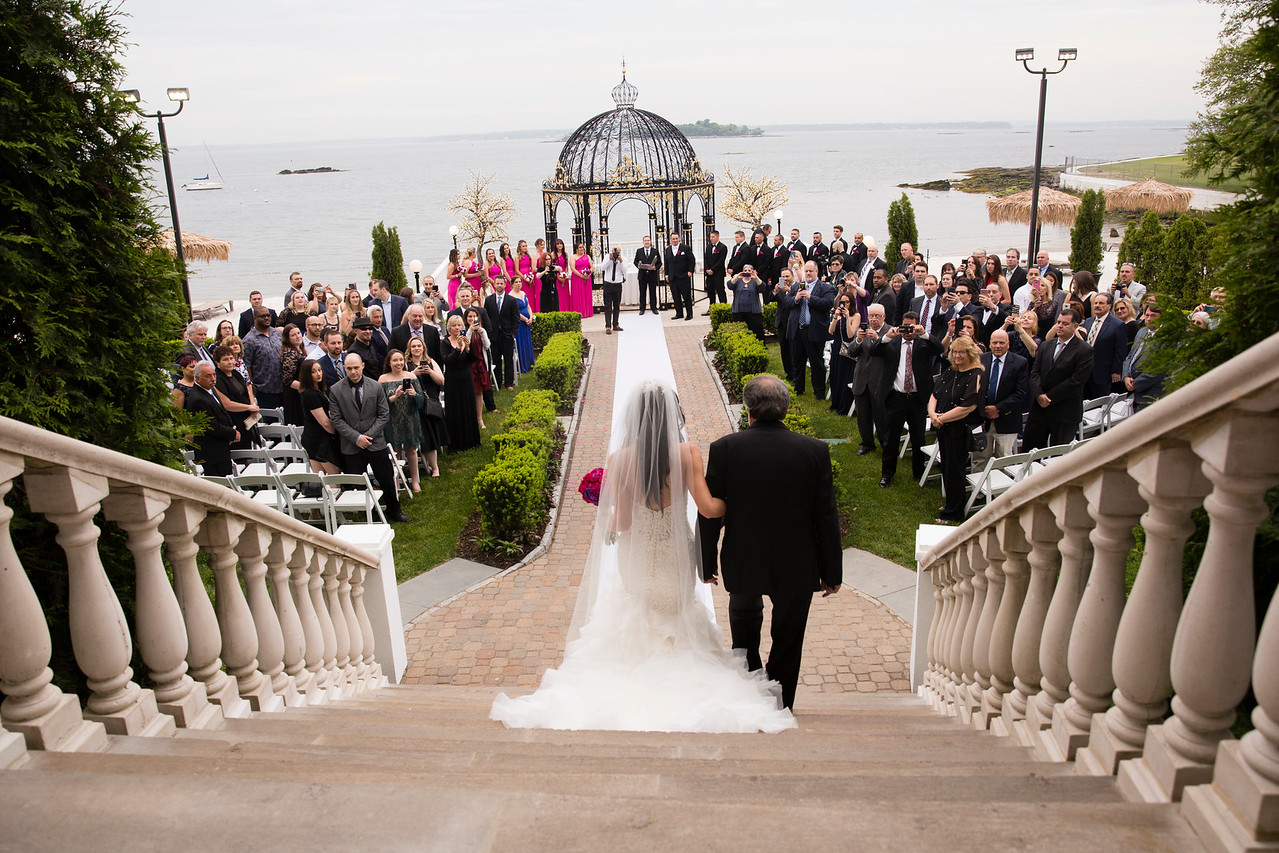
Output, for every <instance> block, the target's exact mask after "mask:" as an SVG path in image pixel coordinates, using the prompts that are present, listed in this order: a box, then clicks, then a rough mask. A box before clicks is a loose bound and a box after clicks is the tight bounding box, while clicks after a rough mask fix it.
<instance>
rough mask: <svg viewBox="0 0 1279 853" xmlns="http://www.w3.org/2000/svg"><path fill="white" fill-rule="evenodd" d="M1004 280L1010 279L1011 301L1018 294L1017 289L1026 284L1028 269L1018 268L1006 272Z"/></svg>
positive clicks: (1009, 291) (1009, 293)
mask: <svg viewBox="0 0 1279 853" xmlns="http://www.w3.org/2000/svg"><path fill="white" fill-rule="evenodd" d="M1004 278H1006V279H1008V297H1009V298H1010V299H1011V298H1012V295H1013V294H1014V293H1016V292H1017V288H1019V287H1021V286H1022V285H1023V284H1025V283H1026V269H1025V268H1024V267H1021V266H1016V267H1013V268H1012V269H1010V270H1004Z"/></svg>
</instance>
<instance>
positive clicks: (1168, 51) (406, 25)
mask: <svg viewBox="0 0 1279 853" xmlns="http://www.w3.org/2000/svg"><path fill="white" fill-rule="evenodd" d="M123 9H124V11H125V12H126V13H127V14H128V15H130V16H131V17H130V18H128V19H126V21H125V24H126V27H127V28H128V30H129V33H130V38H129V40H130V41H131V42H132V43H133V47H131V48H130V50H129V52H128V54H127V55H126V57H125V65H126V68H127V69H128V75H127V81H128V82H127V86H126V88H136V89H139V90H141V92H142V96H143V99H144V102H145V103H146V105H147V106H148V107H149V108H152V109H154V108H156V107H157V106H161V107H168V106H169V104H168V103H167V101H165V95H164V92H165V89H166V88H167V87H169V86H186V87H189V88H190V90H191V102H190V103H189V104H188V105H187V109H186V110H185V111H184V112H183V114H182V118H181V119H179V120H178V121H176V122H173V123H170V124H169V125H168V127H169V133H170V137H171V140H172V142H173V143H174V144H181V143H182V142H192V141H195V140H203V141H205V142H208V143H209V144H219V145H227V144H237V143H274V142H299V141H319V140H337V139H371V138H394V137H416V136H437V135H444V134H452V133H463V132H468V131H475V132H480V131H483V132H488V131H501V130H527V129H538V128H563V129H571V128H573V127H576V126H577V125H578V124H580V123H581V122H583V121H584V120H585V119H587V118H589V117H590V116H592V115H595V114H596V113H599V112H603V111H604V110H607V109H611V108H612V106H613V104H612V101H611V100H610V99H609V90H610V89H611V88H612V87H613V86H614V85H615V84H616V83H617V81H618V80H619V79H620V66H621V58H622V56H623V55H625V57H626V63H627V68H628V78H629V79H630V81H631V82H632V83H634V84H635V85H636V86H637V87H638V88H639V92H640V95H639V101H638V103H637V106H639V107H640V108H643V109H648V110H651V111H653V112H656V113H659V114H661V115H663V116H665V117H666V118H668V119H670V120H671V121H674V122H677V123H678V122H689V121H694V120H697V119H700V118H709V119H711V120H713V121H719V122H724V123H727V122H734V123H738V124H751V125H762V124H788V123H821V122H856V121H859V120H864V121H867V122H896V121H904V120H924V121H964V120H987V121H989V120H1006V121H1033V120H1034V117H1035V111H1036V98H1037V96H1038V94H1037V78H1035V77H1032V76H1031V75H1029V74H1027V73H1026V72H1025V71H1023V70H1022V68H1021V66H1020V65H1019V64H1017V63H1015V62H1014V61H1013V49H1014V48H1017V47H1034V48H1035V50H1036V55H1037V57H1038V60H1037V61H1036V62H1035V63H1034V67H1036V68H1038V67H1041V66H1042V65H1043V64H1045V61H1046V63H1047V64H1048V65H1049V67H1052V68H1055V67H1056V65H1057V64H1056V61H1055V57H1056V55H1057V48H1059V47H1076V48H1078V49H1079V59H1078V61H1076V62H1074V63H1071V65H1070V67H1069V68H1067V70H1066V72H1065V73H1064V74H1061V75H1060V76H1057V77H1053V78H1050V82H1049V87H1048V89H1049V91H1048V118H1049V121H1109V120H1119V119H1161V120H1166V119H1175V120H1187V119H1191V118H1193V117H1194V116H1195V114H1196V113H1197V112H1198V110H1199V109H1200V108H1201V106H1202V103H1201V100H1200V99H1199V97H1198V96H1197V95H1196V93H1195V91H1194V88H1193V87H1194V84H1195V82H1196V81H1197V80H1198V76H1199V71H1200V68H1201V66H1202V64H1203V61H1204V60H1205V59H1207V58H1208V56H1209V55H1210V54H1211V53H1212V52H1213V51H1214V50H1215V49H1216V46H1217V34H1218V32H1219V29H1220V27H1219V23H1220V18H1219V15H1218V7H1217V6H1216V5H1213V4H1208V3H1201V2H1196V0H1126V2H1123V3H1122V4H1115V3H1113V2H1112V0H1107V2H1101V0H1075V2H1073V3H1070V4H1066V3H1062V2H1060V0H988V2H983V1H982V0H972V2H967V3H957V2H953V0H923V2H895V3H893V2H882V3H866V2H857V3H850V2H848V0H844V2H825V0H811V2H807V3H778V2H763V0H738V2H734V3H702V2H697V0H693V2H688V0H683V2H672V0H645V2H635V3H611V2H598V1H597V2H576V0H547V2H541V3H515V2H498V0H469V2H456V0H449V2H444V0H365V2H361V3H352V2H349V0H344V2H334V0H253V2H247V0H222V2H218V3H207V2H205V3H191V2H175V0H124V2H123Z"/></svg>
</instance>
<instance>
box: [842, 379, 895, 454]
mask: <svg viewBox="0 0 1279 853" xmlns="http://www.w3.org/2000/svg"><path fill="white" fill-rule="evenodd" d="M853 407H854V408H855V409H856V410H857V435H858V438H859V439H860V441H861V445H862V447H874V446H875V437H876V436H879V443H880V446H882V447H883V448H885V450H887V448H888V417H887V412H885V411H884V401H883V400H876V399H875V396H874V395H873V394H871V392H870V388H869V387H868V388H867V389H866V390H865V391H863V392H862V393H860V394H854V395H853ZM898 440H900V439H898ZM893 452H894V453H896V452H897V448H896V447H894V448H893Z"/></svg>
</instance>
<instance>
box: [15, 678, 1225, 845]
mask: <svg viewBox="0 0 1279 853" xmlns="http://www.w3.org/2000/svg"><path fill="white" fill-rule="evenodd" d="M497 692H498V690H497V689H496V688H467V687H456V686H440V687H427V686H416V687H398V686H396V687H386V688H382V689H380V690H375V691H371V692H369V693H366V694H364V695H362V696H359V697H357V698H353V699H346V700H341V701H337V702H334V703H331V704H329V705H326V706H322V707H306V706H303V707H293V708H288V709H286V710H284V711H283V712H278V713H255V714H253V715H251V716H250V717H249V718H246V719H227V720H225V721H224V722H223V724H222V726H221V727H220V728H215V729H212V730H198V729H179V730H178V731H177V733H176V734H175V735H173V736H172V737H167V738H157V737H133V736H117V735H111V736H110V737H109V741H110V742H109V745H108V747H107V749H106V750H104V751H102V752H96V753H83V752H81V753H58V752H42V751H30V752H28V753H26V755H25V756H24V757H22V758H20V759H19V760H18V762H17V764H16V765H15V767H13V768H12V769H9V770H5V771H0V850H4V851H7V850H24V851H28V850H30V851H38V850H66V849H72V847H73V846H74V847H80V848H83V847H88V848H89V849H103V850H108V849H109V850H130V851H133V850H152V849H165V850H173V849H194V850H206V849H217V850H230V849H235V850H249V849H253V850H257V849H262V850H308V851H310V850H314V849H361V850H363V849H368V850H513V849H521V850H548V849H553V850H587V849H589V850H662V849H669V850H685V849H706V850H735V851H736V850H750V849H764V848H783V849H784V848H786V847H791V848H794V849H800V850H812V849H828V850H837V849H840V850H920V849H926V847H933V846H939V845H941V846H944V847H945V848H946V849H947V850H983V851H989V850H1019V851H1020V850H1045V851H1048V850H1051V851H1059V850H1067V849H1081V850H1089V849H1091V850H1169V851H1171V850H1199V849H1201V847H1200V845H1199V842H1198V841H1197V839H1196V836H1195V834H1194V833H1193V832H1192V831H1191V829H1190V828H1189V826H1188V825H1187V824H1186V823H1185V822H1184V821H1183V819H1182V818H1181V817H1180V816H1179V814H1178V807H1177V806H1176V805H1175V804H1160V805H1147V804H1133V803H1128V802H1126V801H1125V800H1124V799H1123V798H1122V797H1121V796H1120V794H1119V792H1118V790H1117V788H1116V784H1115V780H1114V779H1113V778H1112V777H1089V776H1076V775H1074V772H1073V767H1072V765H1070V764H1066V763H1059V764H1050V763H1042V762H1037V761H1036V760H1035V758H1034V756H1033V754H1032V752H1031V750H1029V749H1025V748H1019V747H1014V746H1011V745H1009V744H1008V741H1007V740H1006V739H1001V738H997V737H995V736H993V735H990V734H987V733H981V732H976V731H974V730H972V729H971V728H969V727H966V726H961V725H960V724H958V723H957V722H955V721H954V720H953V719H951V718H947V717H942V716H938V715H937V714H936V713H934V712H933V710H931V709H930V708H929V707H928V705H927V704H925V703H924V702H923V701H922V700H920V699H918V698H917V697H915V696H912V695H909V694H876V695H857V694H801V696H800V700H799V705H800V711H799V713H798V714H797V717H798V719H799V724H800V728H799V730H797V731H789V732H784V733H782V734H779V735H762V734H759V735H693V734H660V733H638V734H637V733H625V732H557V731H525V730H507V729H505V728H503V727H502V726H501V725H500V724H497V723H494V722H492V721H490V720H489V719H488V718H487V715H488V707H489V704H490V703H491V702H492V699H493V697H494V695H496V693H497Z"/></svg>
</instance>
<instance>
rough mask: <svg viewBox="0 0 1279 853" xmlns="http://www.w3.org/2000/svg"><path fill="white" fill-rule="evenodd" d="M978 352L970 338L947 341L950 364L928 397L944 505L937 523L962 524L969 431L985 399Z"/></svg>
mask: <svg viewBox="0 0 1279 853" xmlns="http://www.w3.org/2000/svg"><path fill="white" fill-rule="evenodd" d="M980 355H981V353H980V350H978V349H977V344H976V343H975V342H974V341H973V339H972V338H970V337H968V336H967V335H959V336H956V338H955V339H954V340H953V341H951V342H950V364H949V365H947V366H946V367H944V368H943V369H942V374H941V379H939V380H938V381H937V386H936V388H935V389H934V390H933V394H932V396H931V397H929V398H928V420H929V421H930V422H931V423H932V425H933V428H934V429H936V430H937V449H938V451H939V452H940V455H941V480H942V488H943V490H944V491H945V492H946V504H945V505H944V506H942V507H941V509H940V510H939V511H938V517H937V521H938V523H939V524H940V523H944V522H952V521H962V520H963V518H964V497H965V491H966V482H965V478H964V468H965V466H966V465H967V462H968V453H969V450H970V448H969V439H970V438H971V436H972V428H973V427H974V426H979V425H980V424H981V412H980V411H979V408H980V407H981V406H982V405H983V401H984V400H985V399H986V376H985V370H984V368H982V366H981V358H980Z"/></svg>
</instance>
